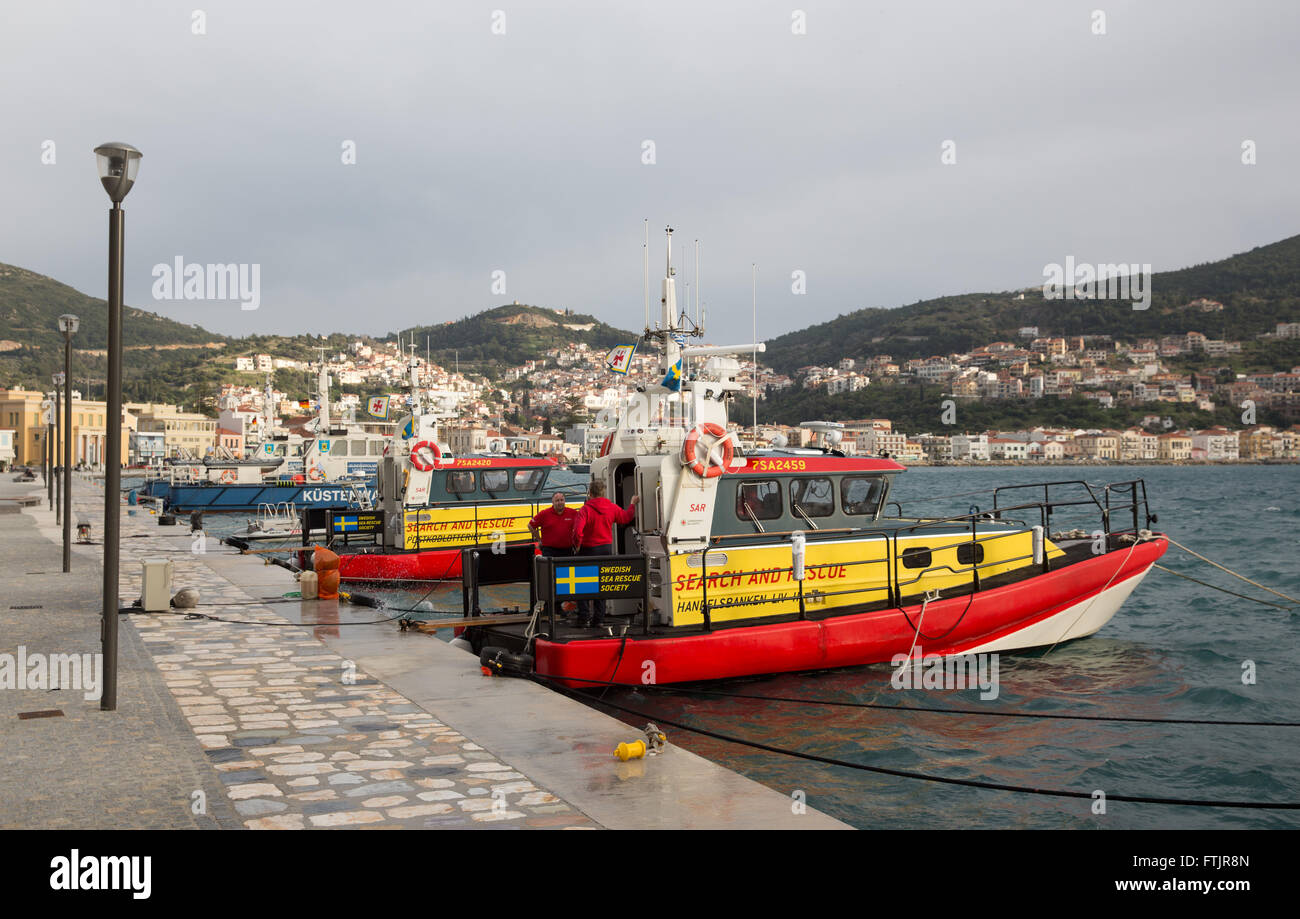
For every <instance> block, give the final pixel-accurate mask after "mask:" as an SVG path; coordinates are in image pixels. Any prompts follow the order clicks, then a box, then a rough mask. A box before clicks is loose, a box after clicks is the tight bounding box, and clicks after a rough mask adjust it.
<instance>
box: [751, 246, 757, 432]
mask: <svg viewBox="0 0 1300 919" xmlns="http://www.w3.org/2000/svg"><path fill="white" fill-rule="evenodd" d="M749 267H750V269H751V270H752V274H751V276H750V282H749V288H750V297H751V300H752V304H751V307H750V308H751V309H752V310H753V313H754V354H753V360H754V369H753V373H754V442H753V448H754V449H757V448H758V265H757V263H751V264H750V266H749Z"/></svg>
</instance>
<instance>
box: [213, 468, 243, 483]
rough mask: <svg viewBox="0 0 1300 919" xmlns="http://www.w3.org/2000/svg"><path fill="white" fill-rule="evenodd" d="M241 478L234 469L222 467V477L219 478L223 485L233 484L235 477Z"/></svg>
mask: <svg viewBox="0 0 1300 919" xmlns="http://www.w3.org/2000/svg"><path fill="white" fill-rule="evenodd" d="M237 478H239V477H238V476H237V475H236V474H235V470H233V469H222V470H221V478H220V479H219V480H218V481H219V482H221V484H222V485H231V484H233V483H234V481H235V479H237Z"/></svg>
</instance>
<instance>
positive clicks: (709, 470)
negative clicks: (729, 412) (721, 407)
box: [682, 421, 735, 479]
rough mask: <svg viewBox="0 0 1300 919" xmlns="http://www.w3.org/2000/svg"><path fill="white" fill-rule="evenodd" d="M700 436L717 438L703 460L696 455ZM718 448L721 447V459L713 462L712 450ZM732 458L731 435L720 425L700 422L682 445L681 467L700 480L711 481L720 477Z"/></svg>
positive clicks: (733, 453)
mask: <svg viewBox="0 0 1300 919" xmlns="http://www.w3.org/2000/svg"><path fill="white" fill-rule="evenodd" d="M701 434H708V435H710V436H712V437H716V438H718V440H717V441H715V442H714V445H713V447H711V448H709V451H708V453H707V454H706V456H705V458H704V459H703V460H701V459H700V458H699V456H697V455H696V448H697V446H698V445H699V441H700V435H701ZM718 446H721V447H722V457H721V459H720V460H719V461H717V462H715V459H716V457H715V455H714V450H715V449H717V447H718ZM734 457H735V447H733V446H732V444H731V435H730V434H728V433H727V429H726V428H724V427H723V426H722V425H720V424H714V423H713V422H711V421H701V422H700V423H699V424H697V425H696V426H695V429H694V430H693V431H691V433H689V434H687V435H686V443H684V444H682V465H684V466H689V467H690V468H691V471H692V472H694V473H695V474H696V475H698V476H699V477H700V478H702V479H712V478H716V477H717V476H720V475H722V473H723V470H725V469H726V468H727V467H729V466H730V465H731V461H732V459H733V458H734Z"/></svg>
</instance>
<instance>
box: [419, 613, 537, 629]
mask: <svg viewBox="0 0 1300 919" xmlns="http://www.w3.org/2000/svg"><path fill="white" fill-rule="evenodd" d="M532 618H533V617H532V615H531V614H530V613H519V614H517V615H511V616H478V617H475V618H473V619H434V620H425V621H423V622H416V623H415V627H416V628H417V629H419V630H420V631H421V632H436V631H438V630H439V629H454V628H458V627H461V626H480V625H516V624H518V623H520V622H528V621H530V620H531V619H532Z"/></svg>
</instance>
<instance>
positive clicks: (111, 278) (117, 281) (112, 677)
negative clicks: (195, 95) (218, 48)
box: [95, 143, 142, 712]
mask: <svg viewBox="0 0 1300 919" xmlns="http://www.w3.org/2000/svg"><path fill="white" fill-rule="evenodd" d="M141 156H142V154H141V153H140V151H139V150H137V149H136V148H135V147H132V146H131V145H130V144H120V143H119V144H101V145H100V146H98V147H96V148H95V162H96V166H97V168H98V170H99V180H100V182H102V183H103V185H104V190H105V191H106V192H108V197H109V198H110V199H111V200H112V202H113V207H112V208H111V209H110V210H109V212H108V380H107V381H106V385H105V396H106V398H107V401H108V414H107V415H106V416H105V420H106V421H107V427H108V430H107V432H106V433H107V435H108V438H107V439H108V444H107V448H106V451H105V452H106V456H105V457H104V681H103V694H102V695H101V696H100V699H99V707H100V708H101V709H102V710H103V711H106V712H111V711H116V709H117V609H118V595H117V573H118V572H117V565H118V548H119V541H120V539H121V528H122V516H121V515H122V508H121V504H122V494H121V492H122V465H121V463H122V273H123V268H124V263H125V256H124V254H123V246H124V242H125V241H124V236H125V234H126V214H125V212H124V211H123V210H122V199H123V198H125V197H126V194H127V192H129V191H130V190H131V186H132V185H134V184H135V176H136V172H137V171H138V170H139V168H140V157H141Z"/></svg>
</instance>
